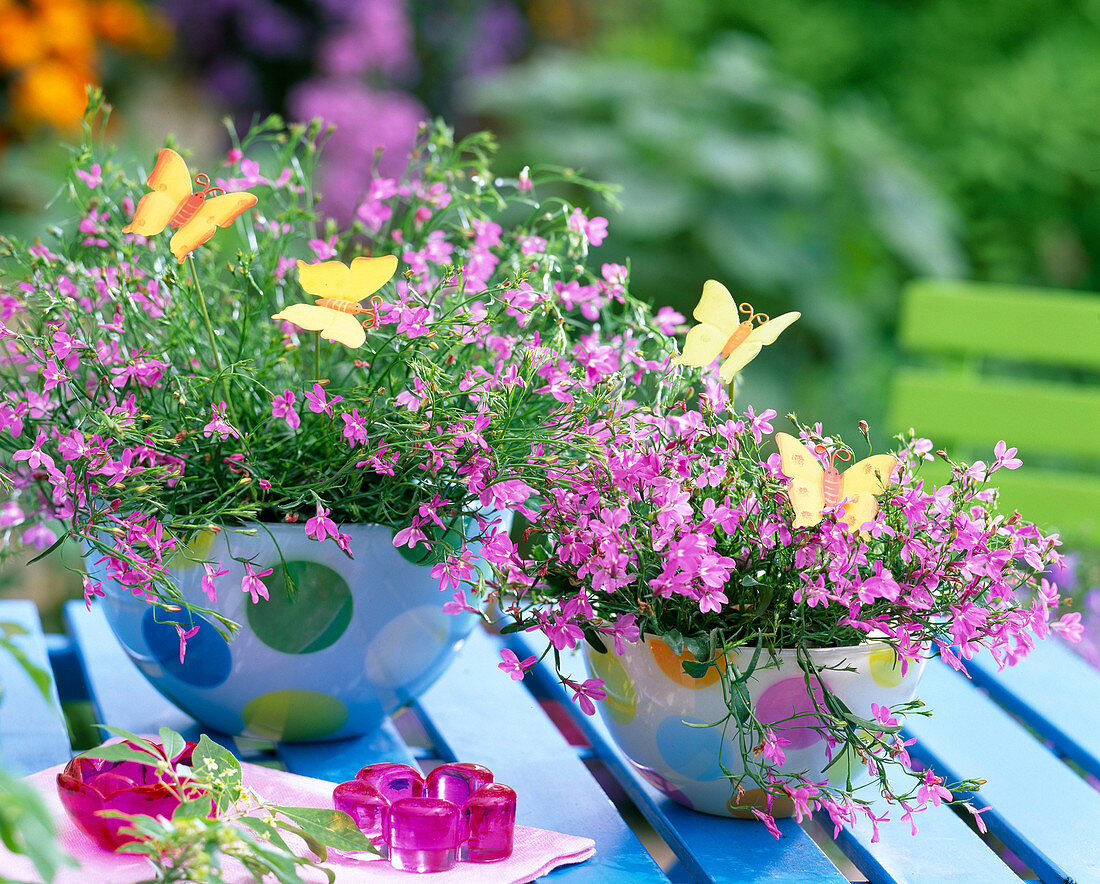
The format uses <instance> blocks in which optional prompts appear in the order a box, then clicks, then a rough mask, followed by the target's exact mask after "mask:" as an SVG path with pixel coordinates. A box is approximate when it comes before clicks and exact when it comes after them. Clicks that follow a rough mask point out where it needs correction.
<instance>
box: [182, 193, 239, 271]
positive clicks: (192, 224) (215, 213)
mask: <svg viewBox="0 0 1100 884" xmlns="http://www.w3.org/2000/svg"><path fill="white" fill-rule="evenodd" d="M254 205H256V197H254V196H253V195H252V194H250V193H248V192H247V191H241V192H240V193H223V194H221V195H220V196H212V197H207V198H206V199H205V200H203V203H202V205H201V206H200V207H199V210H198V211H197V212H196V213H195V214H194V216H193V217H192V218H191V219H190V220H189V221H188V222H187V223H186V224H184V225H182V226H181V227H180V229H179V230H177V231H176V233H175V235H174V236H173V237H172V241H171V242H170V243H169V244H168V247H169V248H170V249H171V250H172V254H173V255H175V256H176V260H177V261H179V263H181V264H182V263H183V259H184V258H186V257H187V256H188V255H189V254H190V253H191V252H193V251H194V250H195V249H197V248H198V247H199V246H201V245H202V244H203V243H204V242H206V241H207V240H208V239H210V237H212V236H213V235H214V231H215V230H217V229H218V228H219V227H228V226H229V225H230V224H232V223H233V222H234V221H236V220H237V218H239V217H240V216H241V215H242V214H243V213H244V212H247V211H248V210H249V209H251V208H252V207H253V206H254Z"/></svg>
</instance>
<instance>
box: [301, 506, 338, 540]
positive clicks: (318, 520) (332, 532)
mask: <svg viewBox="0 0 1100 884" xmlns="http://www.w3.org/2000/svg"><path fill="white" fill-rule="evenodd" d="M329 512H330V510H328V509H326V508H325V507H323V506H321V504H317V515H315V516H314V517H313V518H312V519H310V520H309V521H308V522H306V536H307V537H311V538H313V539H314V540H324V539H325V538H326V537H336V536H337V535H338V534H339V533H340V531H339V529H338V528H337V527H336V523H335V522H334V521H332V519H330V518H329V517H328V514H329Z"/></svg>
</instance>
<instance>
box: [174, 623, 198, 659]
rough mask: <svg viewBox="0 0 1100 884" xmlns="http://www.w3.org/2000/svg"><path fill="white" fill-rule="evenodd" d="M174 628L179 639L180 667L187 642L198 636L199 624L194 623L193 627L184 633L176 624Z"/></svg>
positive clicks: (185, 652)
mask: <svg viewBox="0 0 1100 884" xmlns="http://www.w3.org/2000/svg"><path fill="white" fill-rule="evenodd" d="M175 626H176V632H177V633H179V637H180V665H181V666H182V665H183V658H184V655H186V654H187V640H188V639H191V638H194V637H195V636H196V635H197V634H198V632H199V624H197V623H196V624H195V625H194V626H192V627H191V628H190V629H188V630H187V631H186V632H184V629H183V627H182V626H180V625H179V624H178V623H177V624H175Z"/></svg>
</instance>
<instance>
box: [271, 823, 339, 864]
mask: <svg viewBox="0 0 1100 884" xmlns="http://www.w3.org/2000/svg"><path fill="white" fill-rule="evenodd" d="M275 825H276V826H278V827H279V828H280V829H282V830H283V831H286V832H293V833H294V834H295V835H297V836H298V837H299V838H301V839H302V840H303V841H305V843H306V847H307V848H309V851H310V853H312V854H313V855H314V856H316V857H317V859H319V860H320V861H321V862H324V861H325V860H326V859H328V849H327V848H326V847H325V845H324V844H322V843H321V842H320V841H318V840H317V839H316V838H314V837H313V836H312V835H310V834H309V832H307V831H306V830H305V829H303V828H301V827H300V826H296V825H294V823H288V822H284V821H282V820H280V821H279V822H277V823H276V824H275Z"/></svg>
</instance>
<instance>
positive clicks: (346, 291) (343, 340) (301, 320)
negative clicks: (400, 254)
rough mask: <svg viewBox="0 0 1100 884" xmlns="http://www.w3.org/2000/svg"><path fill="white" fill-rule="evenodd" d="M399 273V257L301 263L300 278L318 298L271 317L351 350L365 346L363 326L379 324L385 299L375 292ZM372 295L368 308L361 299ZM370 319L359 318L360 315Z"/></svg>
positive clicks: (283, 310)
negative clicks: (349, 264)
mask: <svg viewBox="0 0 1100 884" xmlns="http://www.w3.org/2000/svg"><path fill="white" fill-rule="evenodd" d="M396 272H397V256H396V255H385V256H382V257H379V258H355V259H354V260H353V261H352V262H351V266H350V267H349V266H348V265H347V264H344V263H343V262H342V261H323V262H322V263H320V264H306V263H305V262H304V261H299V262H298V280H299V281H300V282H301V284H302V288H303V289H305V290H306V292H308V293H309V294H311V295H313V296H314V297H315V298H316V302H315V303H313V304H291V305H290V306H289V307H284V308H283V309H282V310H280V311H279V312H278V313H276V314H275V315H274V316H272V317H271V318H272V319H285V320H287V321H289V322H293V323H294V324H295V325H298V326H301V327H302V328H304V329H309V330H310V331H315V332H320V334H321V337H322V338H325V339H326V340H329V341H336V342H337V343H340V344H343V345H344V346H345V347H351V348H352V349H355V348H358V347H361V346H363V342H364V341H366V339H367V335H366V332H365V331H364V327H368V328H376V327H377V326H378V308H379V307H381V306H382V299H381V298H380V297H378V296H377V295H375V294H374V293H375V292H377V291H378V290H379V289H380V288H382V286H384V285H385V284H386V283H387V282H389V281H390V278H391V277H392V276H393V275H394V273H396ZM364 298H370V300H369V302H368V303H369V304H370V306H369V307H364V306H363V305H362V304H361V303H360V301H362V300H363V299H364ZM364 315H365V316H366V317H367V319H365V320H360V319H358V317H359V316H364Z"/></svg>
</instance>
